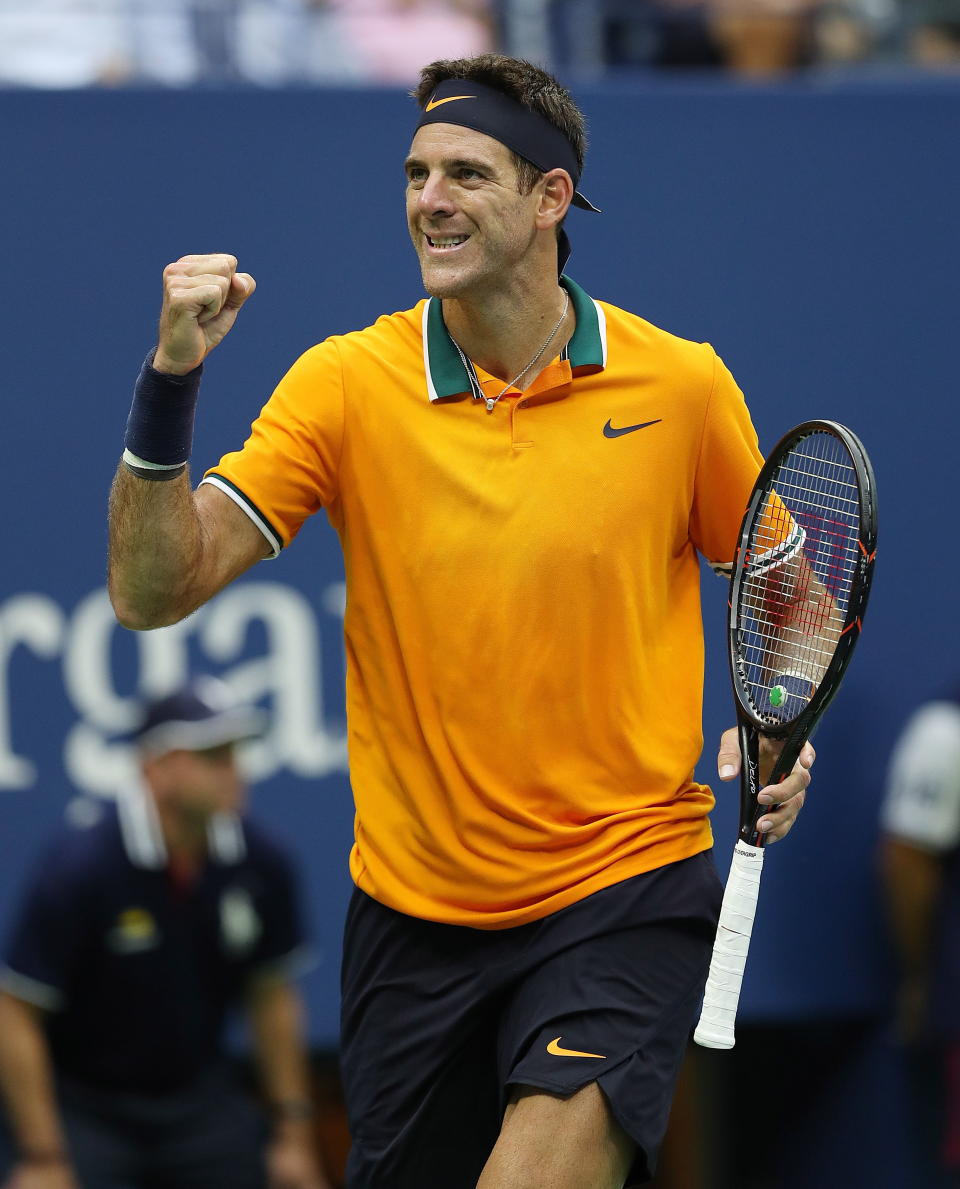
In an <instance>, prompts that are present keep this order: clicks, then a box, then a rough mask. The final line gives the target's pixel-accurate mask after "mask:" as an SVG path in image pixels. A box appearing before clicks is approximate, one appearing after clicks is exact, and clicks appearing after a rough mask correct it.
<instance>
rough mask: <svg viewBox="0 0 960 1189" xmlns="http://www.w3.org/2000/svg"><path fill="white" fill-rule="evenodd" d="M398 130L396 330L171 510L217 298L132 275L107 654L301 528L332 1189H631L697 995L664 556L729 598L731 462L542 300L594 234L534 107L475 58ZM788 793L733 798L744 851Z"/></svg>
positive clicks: (649, 1163)
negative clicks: (337, 751) (323, 815)
mask: <svg viewBox="0 0 960 1189" xmlns="http://www.w3.org/2000/svg"><path fill="white" fill-rule="evenodd" d="M415 99H416V101H417V104H418V106H419V117H418V121H417V125H416V128H415V130H414V133H413V137H412V141H411V143H410V146H409V149H408V151H407V154H406V160H405V163H404V169H405V173H406V181H407V184H406V212H407V224H408V229H409V233H410V236H411V239H412V241H413V245H414V249H415V251H416V254H417V258H418V261H419V265H420V270H421V275H422V279H423V284H424V287H425V289H426V290H427V293H428V295H429V296H428V297H427V298H426V299H425V300H422V301H420V302H419V303H418V304H416V305H415V306H414V307H413V308H412V309H409V310H406V311H402V312H400V313H395V314H391V315H389V316H385V317H382V318H380V319H379V320H378V321H377V322H376V323H375V324H374V325H373V326H370V327H367V328H366V329H364V330H361V331H358V332H354V333H351V334H346V335H341V336H334V337H332V338H329V339H327V340H326V341H324V342H322V343H320V344H318V345H316V346H314V347H311V348H310V349H309V350H307V351H306V352H305V354H303V355H302V356H301V357H300V358H299V359H298V360H297V361H296V362H295V363H294V364H293V366H292V367H291V368H290V370H289V371H288V372H287V373H286V375H285V376H284V377H283V378H282V379H281V380H280V382H279V384H278V386H277V388H276V390H275V391H274V393H273V395H272V397H271V398H270V400H269V401H268V402H267V404H266V406H265V408H264V409H263V411H262V413H261V414H260V416H259V417H258V418H257V420H256V422H255V423H254V425H253V429H252V431H251V435H250V437H249V438H248V440H247V442H246V443H245V445H244V446H243V448H242V449H241V450H239V451H235V452H233V453H229V454H227V455H225V456H224V457H223V458H222V459H221V461H220V462H219V464H217V465H216V466H214V467H213V468H212V469H211V470H210V471H208V472H207V474H206V475H205V477H204V479H203V482H202V483H201V485H200V486H199V487H198V488H197V490H196V491H195V492H191V488H190V482H189V477H188V474H187V467H186V464H187V459H188V457H189V453H190V442H191V432H192V424H193V416H194V410H195V405H196V399H197V393H198V388H199V380H200V369H201V366H202V365H203V361H204V360H205V358H206V357H207V355H208V354H209V352H210V351H211V350H212V349H213V348H214V347H215V346H216V345H217V344H218V343H219V342H220V341H221V340H222V339H223V337H224V335H226V334H227V333H228V331H229V330H230V329H231V327H232V326H233V325H234V322H235V320H236V318H237V315H238V313H239V310H240V308H241V306H242V305H243V303H244V302H245V301H246V300H247V299H248V298H249V297H250V295H251V294H252V292H253V289H254V281H253V278H252V277H251V276H250V275H249V274H247V273H244V272H241V271H239V268H238V262H237V261H236V259H235V258H234V257H232V256H228V255H205V256H186V257H183V258H181V259H180V260H179V261H177V262H176V263H175V264H172V265H170V266H169V267H168V268H167V269H166V272H165V281H164V293H165V296H164V304H163V310H162V313H161V320H160V334H159V342H158V345H157V348H156V351H155V353H154V354H153V355H151V356H150V357H148V360H147V362H146V363H145V364H144V367H143V369H142V370H141V373H140V378H139V380H138V382H137V385H136V388H135V394H134V401H133V405H132V407H131V410H130V416H129V419H128V422H127V434H126V440H125V449H124V453H123V458H122V461H121V465H120V467H119V469H118V472H117V476H116V479H115V483H114V487H113V492H112V497H111V501H112V502H111V517H110V533H111V543H110V551H111V554H110V577H109V587H110V593H111V598H112V600H113V605H114V608H115V610H116V613H117V615H118V618H119V619H120V621H121V623H123V624H125V625H126V626H128V627H130V628H134V629H138V630H144V629H149V628H154V627H158V626H161V625H163V624H169V623H172V622H175V621H177V620H179V619H180V618H182V617H183V616H184V615H187V614H189V613H190V612H191V611H192V610H193V609H194V608H196V607H197V606H199V605H200V604H201V603H202V602H204V601H205V600H206V599H208V598H210V597H211V596H212V595H214V594H215V593H216V592H217V591H218V590H220V589H221V588H222V587H223V586H225V585H226V584H227V583H228V582H230V581H231V580H232V579H233V578H235V577H237V576H238V575H240V574H242V573H243V572H245V571H246V570H247V569H249V568H250V567H251V566H252V565H253V564H254V563H255V562H257V561H259V560H261V559H263V558H266V557H270V556H276V555H277V554H278V553H279V552H280V551H281V550H282V549H283V548H285V547H286V546H287V545H289V544H290V542H291V541H292V540H293V538H294V537H295V536H296V534H297V532H298V530H299V529H300V527H301V525H302V524H303V522H304V521H305V519H306V518H307V517H308V516H309V515H310V514H312V513H313V512H316V511H319V510H320V509H321V508H323V509H324V510H325V511H326V513H327V516H328V518H329V520H330V522H331V524H332V526H333V527H334V529H335V530H336V532H337V533H338V535H339V536H340V539H341V542H342V545H343V551H344V561H345V570H346V583H347V606H346V618H345V634H346V642H347V657H348V675H347V717H348V734H349V748H350V768H351V783H352V787H353V793H354V798H355V802H356V809H357V816H356V833H355V842H354V846H353V850H352V853H351V856H350V871H351V875H352V877H353V880H354V883H355V885H356V889H355V891H354V894H353V898H352V900H351V904H350V908H349V912H348V916H347V922H346V929H345V937H344V950H343V966H342V1041H341V1065H342V1069H343V1077H344V1086H345V1093H346V1103H347V1112H348V1117H349V1122H350V1127H351V1134H352V1138H353V1149H352V1152H351V1155H350V1161H349V1167H348V1185H349V1186H350V1189H424V1187H425V1186H430V1189H473V1186H479V1187H480V1189H507V1187H515V1189H537V1187H539V1186H543V1187H549V1189H587V1187H589V1189H607V1187H613V1186H618V1187H619V1186H622V1185H623V1184H624V1182H625V1181H626V1180H627V1179H628V1178H629V1179H630V1180H631V1183H633V1182H635V1181H637V1180H643V1179H648V1178H649V1176H650V1175H651V1171H652V1168H653V1166H654V1164H655V1161H656V1155H657V1149H658V1147H659V1144H660V1141H661V1137H662V1134H663V1131H664V1128H665V1125H666V1120H667V1116H668V1112H669V1107H670V1100H671V1096H672V1093H673V1088H674V1085H675V1082H676V1077H677V1072H678V1069H679V1066H680V1062H681V1057H682V1054H683V1051H684V1049H685V1045H686V1042H687V1038H688V1034H689V1031H690V1028H691V1025H692V1022H693V1018H694V1015H695V1012H696V1010H697V1007H698V1005H699V999H700V995H701V992H702V987H703V983H704V980H705V977H706V971H707V965H708V960H709V955H710V949H711V943H712V939H713V933H714V925H715V921H716V916H717V912H718V909H719V901H720V885H719V880H718V877H717V874H716V872H715V870H714V868H713V865H712V862H711V859H710V857H709V851H710V848H711V842H712V839H711V833H710V826H709V821H708V814H709V811H710V809H711V807H712V805H713V797H712V794H711V792H710V790H709V788H707V787H705V786H702V785H700V784H698V783H697V782H696V781H694V779H693V775H692V774H693V770H694V765H695V763H696V761H697V757H698V755H699V752H700V748H701V745H702V738H701V726H700V717H701V695H702V680H703V640H702V626H701V622H700V615H699V565H698V556H697V555H698V553H700V554H702V555H704V556H705V557H706V558H707V559H709V560H710V561H711V562H713V563H714V564H715V565H716V566H717V567H718V568H720V569H721V570H722V569H724V568H725V567H726V568H729V564H730V562H731V559H732V557H733V554H734V547H735V539H736V535H737V531H738V528H739V524H740V519H741V515H742V511H743V508H744V506H745V504H746V500H747V495H748V492H749V491H750V489H751V486H752V484H753V482H754V480H755V478H756V475H757V472H758V469H759V467H760V463H761V457H760V453H759V451H758V448H757V438H756V434H755V432H754V430H753V427H752V425H751V423H750V419H749V416H748V414H747V411H746V408H745V405H744V401H743V397H742V395H741V393H740V391H739V389H738V388H737V386H736V384H735V383H734V381H733V378H732V377H731V375H730V373H729V371H728V370H727V369H726V367H725V366H724V365H723V363H722V362H721V361H720V360H719V359H718V357H717V355H716V353H715V352H714V350H713V349H712V347H710V346H709V345H707V344H695V343H690V342H686V341H684V340H682V339H679V338H676V337H675V336H673V335H670V334H668V333H666V332H665V331H662V330H659V329H657V328H656V327H655V326H653V325H651V324H650V323H649V322H647V321H645V320H643V319H641V318H639V317H636V316H635V315H633V314H630V313H628V312H626V311H625V310H622V309H619V308H617V307H616V306H614V305H612V304H610V303H608V302H603V301H598V300H595V299H594V298H593V297H591V296H590V295H589V294H588V293H586V292H585V291H584V290H583V289H582V288H581V287H580V286H579V285H578V284H577V283H576V282H575V281H574V280H573V279H572V277H571V276H570V275H569V273H568V272H567V267H566V265H567V259H568V257H569V252H570V241H569V238H568V234H567V231H566V218H567V214H568V212H569V210H570V207H571V206H574V207H578V208H580V209H581V210H584V211H586V212H596V210H597V208H596V207H595V206H594V205H593V204H592V203H591V202H590V201H589V200H588V199H587V198H586V197H585V195H584V194H583V192H582V190H581V189H580V176H581V173H582V169H583V160H584V149H585V143H586V138H585V129H584V119H583V116H582V114H581V112H580V111H579V109H578V108H577V106H576V104H575V103H574V101H573V99H572V97H571V96H570V94H569V93H568V92H567V91H566V89H565V88H563V87H562V86H561V85H560V84H559V83H558V82H557V81H556V79H554V78H552V77H551V76H550V75H549V74H547V73H546V72H544V71H543V70H541V69H539V68H538V67H536V66H533V65H531V64H530V63H527V62H523V61H519V60H516V59H512V58H507V57H503V56H500V55H484V56H481V57H479V58H474V59H463V60H454V61H441V62H435V63H432V64H431V65H429V66H427V67H425V68H424V70H423V71H422V74H421V80H420V84H419V86H418V88H417V90H416V92H415ZM363 244H364V240H363V234H362V231H360V232H358V233H357V248H358V251H359V250H362V247H363ZM812 761H813V753H812V750H807V751H805V753H804V757H803V762H802V764H801V765H799V766H798V768H797V770H796V771H795V772H794V774H792V775H791V776H790V777H788V779H787V780H785V781H784V782H783V784H782V785H779V786H778V787H777V789H775V790H771V789H765V790H763V792H762V793H761V796H762V798H763V799H764V801H765V803H770V804H771V809H770V812H769V813H768V814H767V815H766V817H765V818H764V819H763V821H762V823H761V825H763V826H764V828H765V829H766V830H767V836H768V838H770V839H772V840H776V839H778V838H781V837H783V835H784V834H786V833H787V831H788V830H789V828H790V826H791V824H792V823H793V820H794V819H795V817H796V815H797V813H798V811H799V808H800V806H801V804H802V801H803V790H804V788H805V786H806V784H807V783H808V780H809V774H808V772H807V771H806V769H807V768H808V767H809V765H810V764H811V763H812ZM720 766H721V776H722V777H723V778H725V779H730V778H732V777H734V776H735V775H736V773H737V771H738V768H739V752H738V749H737V746H736V738H735V732H728V733H727V734H726V735H725V736H724V739H723V741H722V746H721V752H720Z"/></svg>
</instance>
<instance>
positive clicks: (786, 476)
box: [728, 420, 877, 825]
mask: <svg viewBox="0 0 960 1189" xmlns="http://www.w3.org/2000/svg"><path fill="white" fill-rule="evenodd" d="M876 540H877V502H876V481H875V478H874V474H873V468H872V466H871V464H870V460H869V457H868V456H867V453H866V450H865V449H864V447H863V445H862V443H861V442H860V440H859V439H858V438H857V436H856V435H855V434H854V433H853V432H852V431H851V430H850V429H848V428H847V427H846V426H843V425H840V424H839V423H838V422H835V421H825V420H815V421H806V422H804V423H803V424H801V425H798V426H796V427H795V428H794V429H792V430H790V431H789V432H788V433H787V434H785V435H784V436H783V437H782V438H781V439H780V441H779V442H778V443H777V444H776V446H775V447H774V448H773V450H772V451H771V452H770V455H769V457H768V459H767V461H766V463H765V464H764V466H763V468H762V470H761V472H760V474H759V476H758V478H757V482H756V484H755V487H754V490H753V492H752V494H751V498H750V502H749V504H748V505H747V510H746V513H745V514H744V518H743V522H742V524H741V528H740V536H739V539H738V545H737V552H736V557H735V561H734V566H733V573H732V575H731V580H730V601H729V608H730V610H729V631H728V644H729V648H728V654H729V661H730V677H731V682H732V685H733V690H734V695H735V697H736V702H737V712H738V717H739V720H740V724H741V728H742V736H741V737H742V738H743V737H744V736H743V731H746V730H749V731H750V732H758V733H762V734H765V735H770V736H773V737H774V738H782V739H784V740H785V743H784V748H783V752H782V754H781V757H780V760H779V761H778V764H777V769H776V771H775V773H774V776H773V778H772V782H775V781H776V780H777V779H779V778H780V777H781V776H782V775H785V774H786V773H788V772H789V771H790V770H791V769H792V768H793V764H794V763H795V762H796V758H797V756H798V755H799V753H800V750H801V748H802V747H803V743H804V742H805V740H806V739H807V738H808V737H809V734H810V732H811V730H812V729H813V727H814V726H815V725H816V723H817V721H818V720H819V718H820V716H821V715H822V714H823V712H824V710H825V709H826V708H827V706H828V705H829V703H830V701H831V700H832V698H833V697H834V695H835V694H836V692H837V690H838V688H839V686H840V681H841V679H842V677H843V674H844V672H845V671H846V668H847V665H848V664H849V662H850V657H851V655H852V653H853V648H854V646H855V645H856V642H857V640H858V638H859V636H860V631H861V628H862V624H863V616H864V612H865V610H866V605H867V599H868V596H869V593H870V583H871V579H872V575H873V564H874V559H875V556H876ZM745 760H746V756H745ZM748 767H749V765H748V764H747V763H746V762H745V764H744V768H745V769H746V768H748ZM746 775H747V773H746V772H745V776H746ZM744 784H745V785H746V784H747V782H746V781H745V782H744ZM756 791H757V789H756V788H753V789H747V788H746V787H745V788H744V790H743V799H744V805H743V807H742V808H743V813H742V815H741V816H742V819H743V818H747V817H754V818H755V815H756V812H757V808H756V803H755V796H754V794H755V792H756ZM748 802H749V804H748ZM741 824H742V825H743V824H745V822H744V821H743V820H742V822H741Z"/></svg>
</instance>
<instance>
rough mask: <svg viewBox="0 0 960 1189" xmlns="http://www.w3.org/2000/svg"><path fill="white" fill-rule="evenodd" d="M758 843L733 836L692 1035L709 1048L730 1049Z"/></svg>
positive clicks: (759, 862) (755, 891)
mask: <svg viewBox="0 0 960 1189" xmlns="http://www.w3.org/2000/svg"><path fill="white" fill-rule="evenodd" d="M762 871H763V847H762V846H750V844H749V843H746V842H738V843H737V845H736V846H735V847H734V848H733V862H732V863H731V864H730V874H729V875H728V876H727V886H726V888H725V889H724V893H723V905H722V906H721V908H720V921H719V923H718V925H717V938H716V941H714V943H713V957H712V958H711V959H710V973H709V975H707V985H706V987H705V989H704V992H703V1008H702V1009H701V1012H700V1023H699V1024H697V1028H696V1031H695V1032H694V1034H693V1039H694V1040H695V1041H696V1042H697V1044H698V1045H703V1046H704V1047H705V1048H708V1049H732V1048H733V1044H734V1022H735V1020H736V1018H737V1004H738V1003H739V1002H740V987H741V985H742V983H743V972H744V969H745V968H746V965H747V950H748V949H749V948H750V934H751V933H752V932H753V918H754V916H755V915H756V912H757V896H758V895H759V892H760V874H761V872H762Z"/></svg>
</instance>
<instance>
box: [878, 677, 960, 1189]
mask: <svg viewBox="0 0 960 1189" xmlns="http://www.w3.org/2000/svg"><path fill="white" fill-rule="evenodd" d="M882 824H883V831H884V835H883V842H882V847H883V850H882V870H883V876H884V882H885V887H886V894H887V902H888V906H889V915H890V922H891V927H892V931H893V936H894V941H895V943H896V948H897V953H898V957H899V968H900V977H899V992H898V1000H897V1033H898V1036H899V1039H900V1041H901V1043H902V1044H903V1045H904V1046H905V1048H906V1050H907V1052H908V1054H909V1055H910V1057H911V1068H912V1072H913V1078H912V1088H913V1092H914V1096H915V1104H914V1105H915V1107H916V1111H915V1117H916V1119H917V1122H918V1125H919V1133H920V1136H921V1141H922V1147H923V1148H924V1149H925V1151H924V1153H923V1154H925V1155H926V1156H927V1158H928V1159H929V1161H930V1164H931V1166H932V1165H935V1164H937V1165H939V1166H940V1167H941V1169H943V1170H947V1171H948V1173H949V1176H950V1180H949V1184H952V1185H960V1013H958V1011H957V1004H958V1003H960V703H957V702H953V701H936V702H930V703H927V704H926V705H925V706H922V707H921V708H920V709H919V710H918V711H917V712H916V713H915V714H914V716H913V717H912V718H911V719H910V721H909V722H908V723H907V725H906V728H905V730H904V732H903V734H902V735H901V737H900V739H899V741H898V742H897V745H896V748H895V750H894V753H893V757H892V760H891V764H890V773H889V780H888V787H887V792H886V799H885V803H884V809H883V822H882ZM934 1175H935V1174H934V1173H933V1171H932V1169H931V1171H930V1173H929V1176H928V1179H927V1180H924V1182H923V1183H924V1184H928V1183H929V1184H933V1183H934V1182H933V1179H932V1178H933V1176H934Z"/></svg>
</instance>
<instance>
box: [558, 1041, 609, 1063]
mask: <svg viewBox="0 0 960 1189" xmlns="http://www.w3.org/2000/svg"><path fill="white" fill-rule="evenodd" d="M547 1052H548V1053H553V1055H554V1057H595V1058H596V1059H597V1060H598V1061H606V1057H605V1056H604V1055H603V1053H578V1052H577V1050H576V1049H562V1048H561V1047H560V1037H559V1036H557V1037H554V1039H553V1040H551V1041H550V1043H549V1044H548V1045H547Z"/></svg>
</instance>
